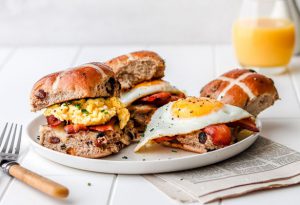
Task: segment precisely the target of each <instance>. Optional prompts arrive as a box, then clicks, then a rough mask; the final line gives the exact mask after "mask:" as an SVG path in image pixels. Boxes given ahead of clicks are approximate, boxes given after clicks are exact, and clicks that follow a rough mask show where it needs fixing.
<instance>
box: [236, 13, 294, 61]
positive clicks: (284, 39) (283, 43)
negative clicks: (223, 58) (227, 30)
mask: <svg viewBox="0 0 300 205" xmlns="http://www.w3.org/2000/svg"><path fill="white" fill-rule="evenodd" d="M233 42H234V46H235V49H236V55H237V57H238V60H239V62H240V64H241V65H243V66H257V67H279V66H285V65H287V64H288V63H289V60H290V58H291V56H292V54H293V49H294V44H295V27H294V24H293V23H292V22H291V21H289V20H286V19H272V18H260V19H245V20H238V21H237V22H235V24H234V26H233Z"/></svg>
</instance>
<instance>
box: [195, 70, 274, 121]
mask: <svg viewBox="0 0 300 205" xmlns="http://www.w3.org/2000/svg"><path fill="white" fill-rule="evenodd" d="M200 96H201V97H209V98H213V99H217V100H219V101H221V102H223V103H226V104H231V105H235V106H238V107H241V108H243V109H245V110H246V111H248V112H249V113H251V114H252V115H254V116H257V115H258V114H259V113H260V112H262V111H263V110H265V109H266V108H268V107H270V106H271V105H273V104H274V102H275V101H276V100H278V99H279V96H278V92H277V89H276V87H275V85H274V82H273V80H272V79H270V78H268V77H266V76H264V75H262V74H259V73H256V72H255V71H253V70H248V69H234V70H231V71H229V72H227V73H224V74H223V75H221V76H219V77H218V78H217V79H215V80H213V81H211V82H209V83H208V84H207V85H205V86H204V87H203V88H202V90H201V91H200Z"/></svg>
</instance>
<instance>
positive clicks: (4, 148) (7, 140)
mask: <svg viewBox="0 0 300 205" xmlns="http://www.w3.org/2000/svg"><path fill="white" fill-rule="evenodd" d="M13 126H14V123H12V124H11V126H10V129H9V133H8V135H7V137H6V140H5V144H4V146H3V147H2V150H1V151H0V152H5V150H6V148H7V145H8V142H9V138H10V134H11V130H12V128H13Z"/></svg>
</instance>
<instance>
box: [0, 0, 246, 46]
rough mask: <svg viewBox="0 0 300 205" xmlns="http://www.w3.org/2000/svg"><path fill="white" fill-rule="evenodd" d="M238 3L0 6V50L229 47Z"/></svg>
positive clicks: (176, 0)
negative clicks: (155, 45)
mask: <svg viewBox="0 0 300 205" xmlns="http://www.w3.org/2000/svg"><path fill="white" fill-rule="evenodd" d="M241 2H242V1H241V0H1V1H0V45H1V44H2V45H53V44H54V45H58V44H63V45H68V44H76V45H78V44H81V45H87V44H89V45H93V44H109V45H111V44H141V43H142V44H145V43H185V44H186V43H228V42H230V39H231V24H232V22H233V20H234V19H235V18H236V17H237V16H238V13H239V7H240V4H241Z"/></svg>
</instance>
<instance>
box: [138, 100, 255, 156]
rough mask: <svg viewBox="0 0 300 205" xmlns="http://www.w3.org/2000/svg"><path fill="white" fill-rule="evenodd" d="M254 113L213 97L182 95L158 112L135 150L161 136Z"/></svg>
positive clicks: (169, 135) (177, 133) (185, 132)
mask: <svg viewBox="0 0 300 205" xmlns="http://www.w3.org/2000/svg"><path fill="white" fill-rule="evenodd" d="M251 116H252V115H251V114H250V113H248V112H247V111H245V110H243V109H241V108H239V107H236V106H233V105H228V104H223V103H221V102H219V101H217V100H214V99H210V98H196V97H188V98H186V99H179V100H177V101H175V102H170V103H168V104H166V105H164V106H162V107H160V108H158V109H157V110H156V111H155V112H154V114H153V115H152V117H151V120H150V122H149V124H148V126H147V128H146V131H145V133H144V137H143V138H142V139H141V141H140V142H139V144H138V145H137V146H136V148H135V152H138V151H139V150H140V149H141V148H142V147H144V146H148V145H151V144H152V142H153V140H154V139H157V138H160V137H166V136H168V137H171V136H175V135H181V134H188V133H191V132H193V131H197V130H200V129H202V128H204V127H207V126H209V125H214V124H220V123H228V122H234V121H237V120H241V119H244V118H248V117H251Z"/></svg>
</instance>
